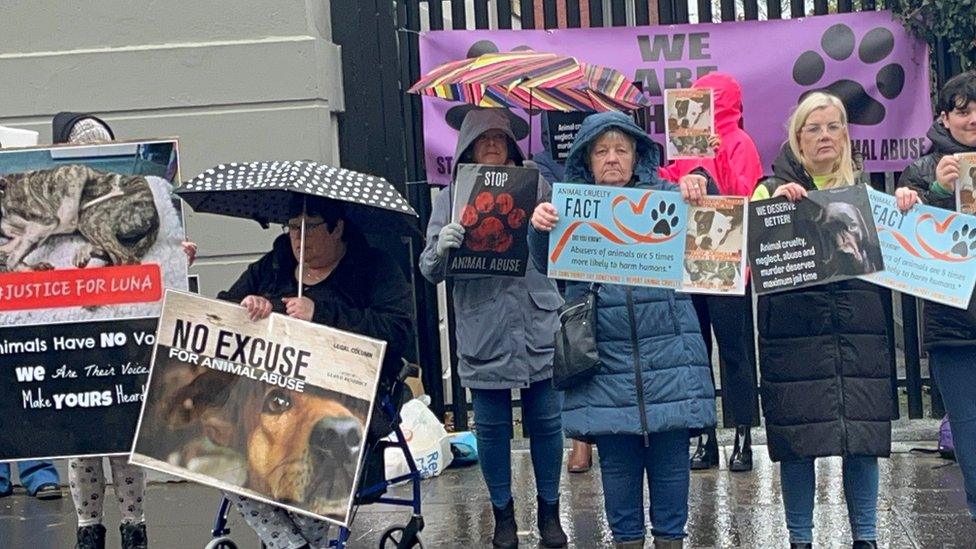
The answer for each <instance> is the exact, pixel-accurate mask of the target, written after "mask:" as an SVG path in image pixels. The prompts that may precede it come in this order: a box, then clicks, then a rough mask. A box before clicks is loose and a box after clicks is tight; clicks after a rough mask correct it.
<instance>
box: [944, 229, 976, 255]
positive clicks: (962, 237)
mask: <svg viewBox="0 0 976 549" xmlns="http://www.w3.org/2000/svg"><path fill="white" fill-rule="evenodd" d="M952 241H953V242H954V244H953V245H952V248H950V250H949V251H951V252H952V253H954V254H956V255H958V256H960V257H969V255H970V254H973V253H976V226H974V227H970V226H969V225H963V226H962V230H960V231H952Z"/></svg>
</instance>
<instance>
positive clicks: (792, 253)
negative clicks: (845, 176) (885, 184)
mask: <svg viewBox="0 0 976 549" xmlns="http://www.w3.org/2000/svg"><path fill="white" fill-rule="evenodd" d="M749 226H750V231H749V248H748V254H749V264H750V266H751V267H752V276H753V280H754V282H755V287H756V293H758V294H764V293H770V292H775V291H781V290H790V289H795V288H801V287H805V286H814V285H818V284H826V283H829V282H835V281H838V280H845V279H849V278H854V277H858V276H861V275H865V274H870V273H874V272H878V271H881V270H884V262H883V259H882V256H881V244H880V242H879V240H878V231H877V228H876V227H875V224H874V216H873V215H872V214H871V206H870V202H869V200H868V194H867V189H866V188H865V187H864V186H862V185H855V186H851V187H843V188H837V189H828V190H823V191H811V192H809V193H807V198H805V199H803V200H800V201H799V202H796V203H791V202H789V201H788V200H787V199H786V198H784V197H778V198H771V199H769V200H761V201H757V202H752V203H750V204H749Z"/></svg>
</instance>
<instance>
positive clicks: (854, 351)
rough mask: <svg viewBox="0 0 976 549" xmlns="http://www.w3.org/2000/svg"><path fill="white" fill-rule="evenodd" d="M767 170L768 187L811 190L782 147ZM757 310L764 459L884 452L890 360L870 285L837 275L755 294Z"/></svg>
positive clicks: (887, 444) (887, 440) (877, 299)
mask: <svg viewBox="0 0 976 549" xmlns="http://www.w3.org/2000/svg"><path fill="white" fill-rule="evenodd" d="M782 155H789V157H788V158H783V157H782ZM773 172H774V174H775V175H776V178H774V179H772V180H769V179H767V180H766V181H765V182H764V184H765V185H767V186H769V187H770V189H769V190H770V194H772V192H773V191H775V188H776V187H777V186H778V185H779V184H782V183H785V182H789V181H792V182H796V183H800V184H801V185H803V186H804V187H806V188H807V189H808V190H814V189H813V181H812V179H811V178H810V176H809V175H808V174H806V172H805V171H803V168H802V166H801V164H800V163H799V162H798V161H797V160H796V158H795V157H793V155H792V153H791V152H790V151H789V150H788V149H786V150H784V152H783V153H781V158H779V159H777V161H776V163H775V164H774V166H773ZM758 313H759V314H758V328H759V359H760V363H759V365H760V371H761V372H762V385H761V391H762V408H763V414H764V416H765V417H766V437H767V440H768V445H769V455H770V458H771V459H772V460H773V461H783V460H794V459H800V458H807V457H820V456H847V455H867V456H888V455H889V454H890V453H891V420H890V418H891V413H892V410H893V405H892V389H891V378H890V373H891V370H890V368H891V363H890V360H889V354H888V332H887V322H886V314H885V310H884V307H883V304H882V300H881V295H880V294H879V291H878V288H877V287H876V286H874V285H871V284H868V283H866V282H862V281H860V280H845V281H841V282H833V283H830V284H824V285H821V286H814V287H808V288H802V289H798V290H792V291H786V292H781V293H776V294H772V295H765V296H760V297H759V310H758Z"/></svg>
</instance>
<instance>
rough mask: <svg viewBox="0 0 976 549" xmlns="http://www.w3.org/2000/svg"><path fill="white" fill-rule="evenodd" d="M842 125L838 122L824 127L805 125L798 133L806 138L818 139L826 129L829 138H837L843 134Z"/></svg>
mask: <svg viewBox="0 0 976 549" xmlns="http://www.w3.org/2000/svg"><path fill="white" fill-rule="evenodd" d="M844 128H845V126H844V124H841V123H840V122H831V123H830V124H827V125H826V126H821V125H820V124H807V125H806V126H803V127H802V128H800V132H801V133H802V134H803V135H805V136H807V137H819V136H820V134H821V133H822V132H823V131H824V130H825V129H826V130H827V135H829V136H831V137H837V136H838V135H840V134H841V133H843V132H844Z"/></svg>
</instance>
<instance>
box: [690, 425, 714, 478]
mask: <svg viewBox="0 0 976 549" xmlns="http://www.w3.org/2000/svg"><path fill="white" fill-rule="evenodd" d="M705 437H708V438H707V439H705ZM703 440H704V442H703ZM712 467H718V440H717V439H716V438H715V429H709V430H708V431H706V432H705V433H704V434H702V435H698V448H697V449H696V450H695V453H694V454H693V455H692V456H691V470H692V471H700V470H702V469H711V468H712Z"/></svg>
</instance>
